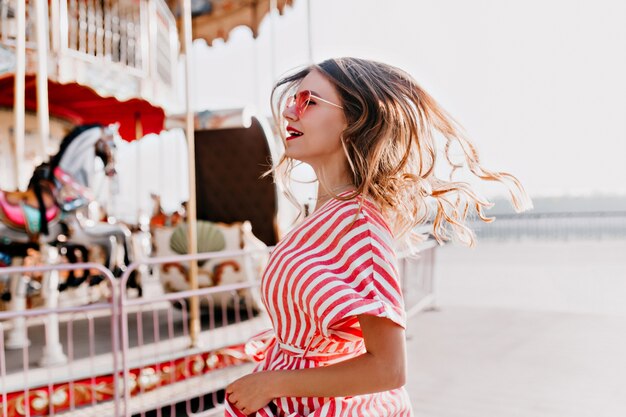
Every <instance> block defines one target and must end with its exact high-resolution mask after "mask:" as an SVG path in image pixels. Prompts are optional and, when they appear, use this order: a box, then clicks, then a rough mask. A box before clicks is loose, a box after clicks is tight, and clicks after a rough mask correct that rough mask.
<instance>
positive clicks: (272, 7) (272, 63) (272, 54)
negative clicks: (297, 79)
mask: <svg viewBox="0 0 626 417" xmlns="http://www.w3.org/2000/svg"><path fill="white" fill-rule="evenodd" d="M277 11H278V3H277V0H270V76H271V77H272V84H274V82H275V81H276V78H277V77H276V13H277Z"/></svg>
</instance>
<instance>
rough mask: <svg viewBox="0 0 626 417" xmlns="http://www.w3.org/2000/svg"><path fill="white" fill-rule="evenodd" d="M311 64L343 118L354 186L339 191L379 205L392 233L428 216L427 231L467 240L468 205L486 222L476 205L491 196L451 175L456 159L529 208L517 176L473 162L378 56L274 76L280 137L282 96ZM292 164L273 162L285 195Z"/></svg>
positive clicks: (451, 124) (444, 116) (445, 124)
mask: <svg viewBox="0 0 626 417" xmlns="http://www.w3.org/2000/svg"><path fill="white" fill-rule="evenodd" d="M311 71H318V72H319V73H320V74H322V75H323V76H324V77H326V79H327V80H328V81H330V82H331V83H332V84H333V85H334V87H335V89H336V91H337V92H338V93H339V96H340V97H341V101H342V103H340V104H341V105H342V107H343V111H344V114H345V117H346V120H347V128H346V129H345V130H344V132H343V134H342V138H341V139H342V144H343V148H344V151H345V154H346V160H347V165H348V166H347V168H348V169H349V172H351V174H352V181H353V184H354V186H355V187H356V190H355V192H354V193H352V194H351V195H348V196H345V197H343V198H345V199H352V198H354V197H355V196H357V195H366V196H368V197H369V198H370V199H372V200H373V201H374V202H376V203H377V204H378V206H379V207H380V208H381V210H382V212H383V214H384V215H385V217H386V218H387V220H388V221H389V223H390V226H391V228H392V230H393V232H394V234H395V235H396V237H403V236H404V237H406V236H407V235H409V234H407V232H409V231H412V230H414V228H415V227H416V226H418V225H423V224H427V223H428V222H429V221H431V222H432V234H433V236H434V237H435V238H436V239H437V241H439V242H440V243H442V242H443V241H446V240H450V239H453V238H456V239H458V240H459V241H461V242H463V243H465V244H468V245H470V246H472V245H473V244H474V241H475V236H474V233H473V232H472V230H471V229H470V228H469V227H468V226H467V218H468V214H470V213H472V212H473V213H475V215H476V216H477V217H478V218H480V219H481V220H482V221H484V222H491V221H492V220H493V218H488V217H486V216H485V214H484V213H483V209H484V208H488V207H491V205H492V204H491V203H490V202H488V201H487V200H485V199H483V198H481V197H479V196H478V195H477V194H476V193H475V192H474V190H473V189H472V187H471V186H470V185H469V184H468V183H466V182H460V181H454V180H452V175H453V174H454V172H455V171H457V170H459V169H461V168H463V167H467V169H468V170H469V172H471V174H473V175H474V176H475V177H477V178H479V179H480V180H485V181H496V182H500V183H503V184H504V185H505V186H506V188H507V189H508V191H509V195H510V198H511V202H512V205H513V207H514V208H515V210H516V211H517V212H520V211H523V210H526V209H528V208H532V203H531V201H530V198H529V197H528V196H527V194H526V192H525V191H524V188H523V186H522V185H521V183H520V182H519V181H518V180H517V178H515V177H514V176H513V175H511V174H508V173H505V172H494V171H489V170H487V169H485V168H484V167H482V166H481V164H480V161H479V157H478V153H477V151H476V149H475V147H474V146H473V145H472V143H471V142H470V141H469V140H468V139H467V138H466V136H465V134H464V133H463V130H462V128H461V127H460V125H459V124H458V123H457V122H456V121H455V120H454V119H453V118H452V117H451V116H450V115H449V114H448V113H447V112H446V111H445V110H443V109H442V108H441V106H439V105H438V104H437V102H436V101H435V100H434V99H433V98H432V97H431V96H430V95H429V94H428V93H426V92H425V91H424V90H423V89H422V88H421V87H420V86H419V85H418V84H417V82H416V81H415V80H414V79H413V77H411V76H410V75H409V74H408V73H406V72H405V71H402V70H400V69H398V68H396V67H393V66H391V65H387V64H383V63H380V62H375V61H370V60H364V59H358V58H334V59H328V60H326V61H323V62H321V63H319V64H315V65H311V66H308V67H306V68H304V69H302V70H299V71H298V72H296V73H295V74H292V75H289V76H286V77H285V78H283V79H281V80H280V81H278V82H277V84H276V85H275V86H274V89H273V91H272V104H273V105H272V111H273V115H274V120H275V122H276V123H277V126H279V131H280V132H281V136H282V138H283V141H284V140H285V130H284V129H282V127H283V126H285V120H284V118H283V116H282V110H283V108H284V106H285V102H286V99H287V98H288V96H289V95H291V94H293V93H294V90H295V89H296V88H297V87H298V85H299V84H300V82H301V81H302V79H303V78H304V77H306V76H307V74H309V73H310V72H311ZM436 133H439V134H441V136H442V137H443V139H444V140H445V143H444V148H443V149H444V151H443V152H440V153H443V157H444V158H445V160H446V161H447V163H448V164H449V166H450V169H451V172H450V177H449V178H448V179H447V180H446V179H442V178H438V177H437V176H436V175H435V164H436V163H437V162H438V158H439V159H441V155H438V152H437V146H436V145H437V144H436V137H435V135H436ZM453 145H454V146H457V145H458V146H460V149H461V150H462V154H463V158H462V159H463V160H462V161H460V162H453V160H452V158H451V149H452V147H453ZM294 166H295V161H293V160H292V159H290V158H288V157H287V156H285V155H283V156H282V158H281V159H280V161H279V163H278V165H277V167H276V168H275V170H274V172H275V174H276V178H277V180H278V181H280V183H281V184H282V186H283V187H284V189H285V191H286V193H287V194H288V196H289V197H290V200H292V201H293V200H295V199H294V198H293V194H291V192H290V189H289V185H288V184H289V181H288V178H290V173H291V170H292V169H293V168H294ZM333 197H335V198H338V197H337V196H336V195H335V196H333Z"/></svg>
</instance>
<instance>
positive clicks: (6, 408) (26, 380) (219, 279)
mask: <svg viewBox="0 0 626 417" xmlns="http://www.w3.org/2000/svg"><path fill="white" fill-rule="evenodd" d="M192 3H193V8H192ZM289 5H291V1H289V0H278V1H276V0H273V1H269V0H267V1H262V0H258V1H220V0H212V1H208V0H205V1H194V2H191V1H189V0H184V1H180V2H178V1H176V0H173V1H165V0H139V1H135V0H133V1H130V0H129V1H126V0H103V1H90V0H51V1H45V0H28V1H25V2H24V1H20V0H0V57H2V59H1V60H0V61H1V62H2V64H1V65H0V120H2V121H3V123H2V126H3V127H2V128H0V147H1V148H2V152H1V153H0V294H1V300H0V345H1V346H0V378H1V379H0V400H1V405H0V415H1V416H3V417H14V416H36V415H56V414H62V415H81V416H82V415H96V414H97V415H114V416H122V415H125V416H130V415H145V414H146V413H148V414H150V413H157V414H160V415H163V414H165V415H177V414H189V415H195V414H197V415H209V414H211V413H219V410H220V408H219V404H220V402H221V401H223V388H224V387H225V386H226V385H227V384H228V383H229V382H230V381H232V380H233V379H234V378H236V377H238V376H239V375H242V374H244V373H247V372H249V371H250V369H251V366H253V365H252V360H253V359H254V357H255V355H256V354H257V350H258V347H260V346H262V344H263V340H262V339H259V340H255V339H251V336H252V335H254V334H256V333H259V332H260V331H261V330H264V329H266V328H267V327H269V323H268V319H267V317H266V316H265V314H264V313H263V312H262V309H261V308H260V303H259V300H258V295H257V286H258V280H259V276H260V272H261V270H262V268H263V267H264V263H265V262H266V260H267V256H268V250H269V249H268V248H271V246H272V245H274V244H275V243H276V241H277V240H278V239H279V237H280V235H281V231H280V227H279V222H278V220H277V218H278V216H279V212H280V210H281V205H282V204H284V202H281V199H280V198H279V193H278V192H277V190H276V188H275V186H274V184H273V181H272V180H271V178H264V179H259V178H260V175H261V174H262V173H263V172H264V171H265V170H267V169H268V168H271V163H272V161H275V160H276V155H277V152H278V150H277V146H279V144H277V143H276V141H275V139H274V135H273V133H272V130H271V128H270V127H269V124H268V122H267V121H266V120H265V118H263V117H258V116H256V115H254V114H251V113H250V112H249V111H247V110H245V109H235V110H224V111H213V112H210V113H207V112H204V113H194V112H193V111H192V110H191V105H190V102H191V91H192V90H193V86H192V85H191V82H190V77H189V71H190V51H191V41H192V39H193V38H203V39H205V40H206V41H207V42H208V43H209V44H210V43H211V42H212V41H213V39H215V38H227V36H228V33H229V32H230V30H231V29H232V28H234V27H235V26H239V25H242V24H243V25H248V26H249V27H251V28H252V31H253V33H254V34H255V36H256V32H257V30H258V26H259V24H260V21H261V19H262V18H263V17H264V16H265V15H266V14H267V13H268V12H274V13H275V14H282V12H283V10H284V9H285V7H286V6H289ZM179 33H181V34H182V36H181V37H180V39H182V42H181V41H180V40H179ZM181 44H182V45H181ZM179 63H182V67H183V68H184V69H185V74H184V76H183V77H180V76H179V74H178V68H179ZM181 78H182V79H184V84H183V83H180V82H179V79H181ZM181 84H183V85H181ZM181 90H182V91H184V94H182V96H184V97H185V98H184V100H181V99H179V97H180V96H181V94H179V92H180V91H181ZM177 127H178V128H181V127H182V128H184V132H185V140H186V155H187V160H186V162H187V163H186V167H183V168H184V169H185V170H186V171H187V172H186V177H187V179H188V184H189V185H188V190H187V197H188V198H187V199H186V201H184V202H181V203H183V204H181V207H180V208H179V209H178V210H175V211H173V212H172V211H169V212H164V210H163V208H162V206H161V204H160V198H161V196H160V195H158V194H154V195H153V199H154V210H153V212H152V213H151V216H150V217H149V219H148V221H147V222H137V223H134V224H133V223H126V222H122V221H120V220H119V219H118V218H116V217H115V216H114V215H112V214H111V213H110V212H108V211H107V208H108V207H110V206H111V205H115V204H114V202H115V200H116V199H118V198H119V196H118V191H119V189H120V188H123V187H121V184H125V183H128V182H133V181H138V180H137V178H133V177H132V176H130V175H129V176H127V177H124V176H123V174H120V172H122V170H121V166H120V164H119V161H120V160H121V158H120V155H119V152H120V149H121V148H124V146H126V145H127V144H128V143H130V142H133V141H138V142H139V141H145V140H149V137H150V136H155V134H160V133H161V132H162V131H163V130H164V129H166V128H168V129H169V128H172V129H174V128H177ZM242 150H245V151H244V152H242ZM140 160H141V157H139V158H137V161H138V163H141V162H140ZM197 160H198V161H199V160H201V161H203V163H202V164H196V161H197ZM268 161H269V164H270V165H269V166H268ZM235 167H236V168H238V169H237V170H236V172H235V170H234V168H235ZM242 167H243V169H242ZM224 178H228V179H229V181H223V179H224ZM196 195H199V196H201V197H202V198H199V199H196ZM148 289H150V291H147V290H148ZM251 340H252V341H251Z"/></svg>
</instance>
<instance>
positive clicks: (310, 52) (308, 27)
mask: <svg viewBox="0 0 626 417" xmlns="http://www.w3.org/2000/svg"><path fill="white" fill-rule="evenodd" d="M312 32H313V29H312V25H311V0H306V40H307V51H308V57H307V58H308V60H309V64H313V35H312Z"/></svg>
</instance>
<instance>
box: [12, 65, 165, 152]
mask: <svg viewBox="0 0 626 417" xmlns="http://www.w3.org/2000/svg"><path fill="white" fill-rule="evenodd" d="M13 92H14V76H13V75H12V74H7V75H4V76H0V107H13V101H14V99H13V95H14V94H13ZM48 97H49V104H48V105H49V111H50V115H51V116H54V117H58V118H60V119H64V120H67V121H69V122H70V123H72V124H75V125H78V124H87V123H100V124H103V125H104V124H109V123H115V122H118V123H120V129H119V134H120V136H121V137H122V138H124V139H126V140H129V141H130V140H134V139H138V138H140V137H142V136H143V135H147V134H149V133H160V132H161V131H162V130H163V126H164V122H165V112H164V111H163V109H162V108H160V107H156V106H154V105H152V104H150V103H149V102H148V101H146V100H141V99H136V98H135V99H131V100H126V101H120V100H118V99H116V98H115V97H102V96H100V95H99V94H98V93H97V92H96V91H94V90H92V89H91V88H89V87H86V86H84V85H81V84H77V83H69V84H60V83H57V82H54V81H52V80H48ZM25 99H26V110H28V111H32V112H35V111H36V110H37V93H36V77H35V76H34V75H27V76H26V98H25Z"/></svg>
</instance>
